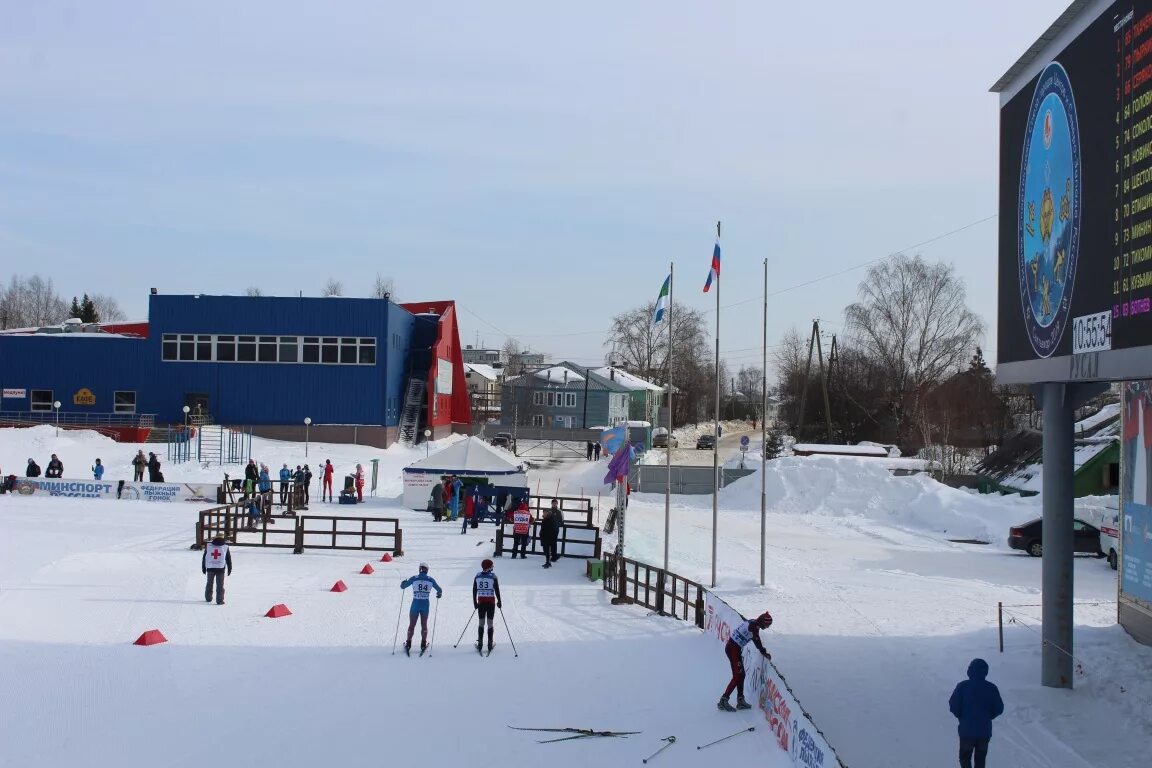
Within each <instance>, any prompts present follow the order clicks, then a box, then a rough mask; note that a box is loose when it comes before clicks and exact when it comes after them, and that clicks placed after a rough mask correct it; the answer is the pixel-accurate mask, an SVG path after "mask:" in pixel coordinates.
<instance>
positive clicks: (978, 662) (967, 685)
mask: <svg viewBox="0 0 1152 768" xmlns="http://www.w3.org/2000/svg"><path fill="white" fill-rule="evenodd" d="M987 677H988V662H986V661H984V659H972V663H970V664H969V665H968V679H967V680H963V681H961V682H959V683H957V684H956V689H955V690H954V691H952V697H951V698H950V699H948V709H949V710H951V712H952V714H953V715H955V716H956V719H957V720H959V721H960V724H959V726H958V727H957V731H958V732H959V734H960V766H961V768H973V764H972V756H973V755H975V756H976V764H975V768H984V760H985V758H986V757H987V755H988V742H989V741H990V740H991V739H992V721H993V720H995V719H996V718H997V717H999V716H1000V715H1002V714H1003V713H1004V700H1003V699H1001V698H1000V689H999V688H997V687H996V686H995V685H993V684H992V683H990V682H988V680H987V679H986V678H987Z"/></svg>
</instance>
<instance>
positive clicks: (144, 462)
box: [132, 450, 148, 483]
mask: <svg viewBox="0 0 1152 768" xmlns="http://www.w3.org/2000/svg"><path fill="white" fill-rule="evenodd" d="M147 466H148V459H146V458H144V451H143V450H139V451H136V455H135V456H134V457H132V482H134V483H142V482H144V468H145V467H147Z"/></svg>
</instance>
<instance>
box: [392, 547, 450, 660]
mask: <svg viewBox="0 0 1152 768" xmlns="http://www.w3.org/2000/svg"><path fill="white" fill-rule="evenodd" d="M408 587H412V607H411V608H409V609H408V639H407V640H406V641H405V642H404V653H407V654H411V652H412V633H413V632H414V631H415V630H416V618H417V617H419V618H420V653H424V651H426V650H428V606H429V604H430V603H431V600H429V598H430V597H431V596H432V592H433V591H435V592H436V599H437V600H439V599H440V597H441V596H442V595H443V594H444V591H443V590H442V589H440V585H439V584H437V583H436V579H434V578H432V577H431V576H429V575H428V563H420V573H418V574H416V575H415V576H412V577H411V578H407V579H404V581H402V582H400V589H408Z"/></svg>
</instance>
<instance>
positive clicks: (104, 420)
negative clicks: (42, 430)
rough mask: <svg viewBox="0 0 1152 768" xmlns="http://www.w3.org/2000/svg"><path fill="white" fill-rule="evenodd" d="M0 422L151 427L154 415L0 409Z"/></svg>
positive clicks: (73, 425) (153, 424) (12, 423)
mask: <svg viewBox="0 0 1152 768" xmlns="http://www.w3.org/2000/svg"><path fill="white" fill-rule="evenodd" d="M0 423H4V424H11V425H21V424H51V425H55V424H59V425H60V426H62V427H64V426H68V427H76V426H83V427H89V426H90V427H152V426H155V424H156V415H155V414H151V413H76V412H69V411H61V412H59V413H57V412H56V411H0Z"/></svg>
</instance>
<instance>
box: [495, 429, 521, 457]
mask: <svg viewBox="0 0 1152 768" xmlns="http://www.w3.org/2000/svg"><path fill="white" fill-rule="evenodd" d="M498 440H499V441H500V442H497V441H498ZM491 443H492V445H495V446H497V447H499V448H507V449H508V450H510V451H512V452H513V453H515V452H516V438H514V437H512V433H511V432H497V433H496V436H495V437H493V438H492V441H491Z"/></svg>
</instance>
